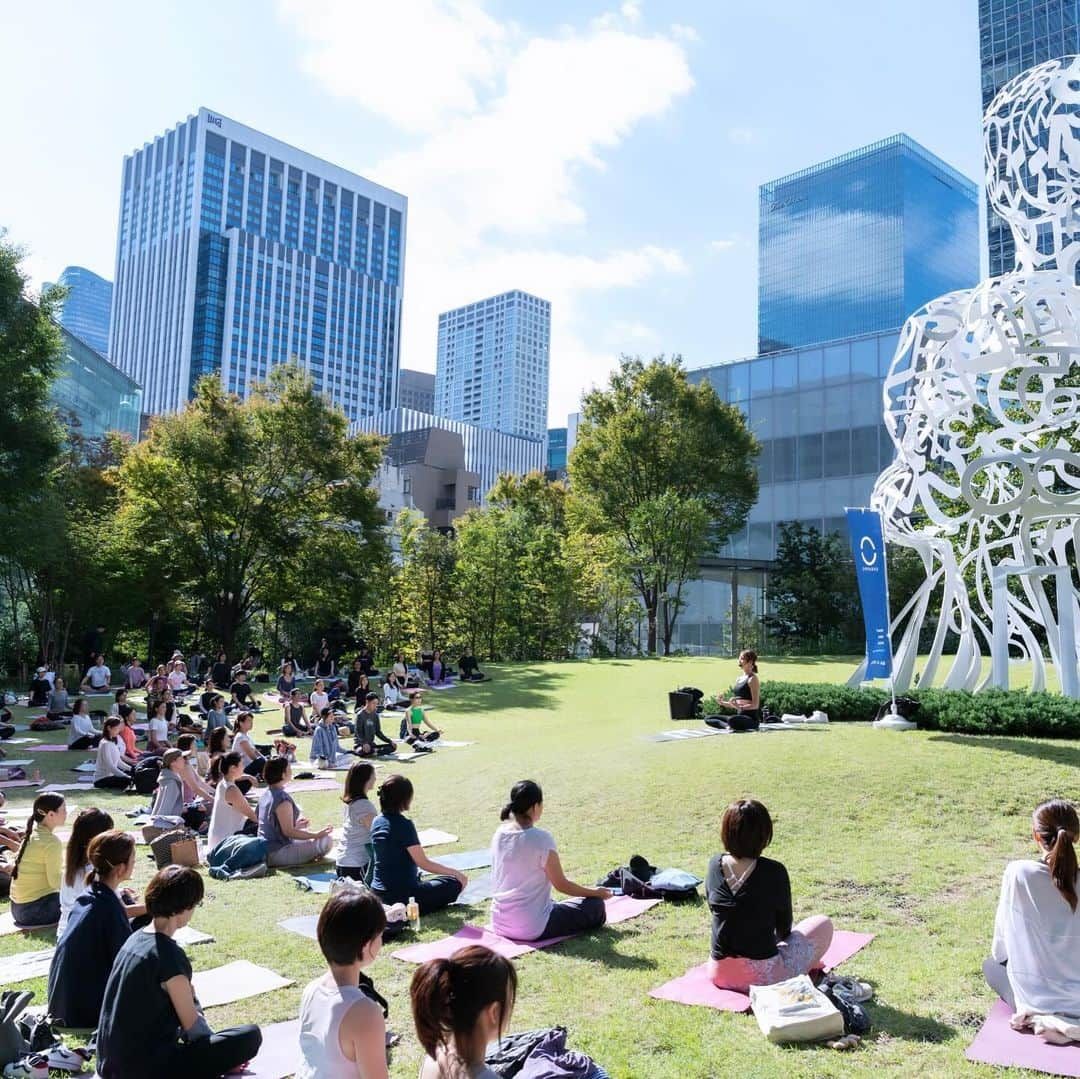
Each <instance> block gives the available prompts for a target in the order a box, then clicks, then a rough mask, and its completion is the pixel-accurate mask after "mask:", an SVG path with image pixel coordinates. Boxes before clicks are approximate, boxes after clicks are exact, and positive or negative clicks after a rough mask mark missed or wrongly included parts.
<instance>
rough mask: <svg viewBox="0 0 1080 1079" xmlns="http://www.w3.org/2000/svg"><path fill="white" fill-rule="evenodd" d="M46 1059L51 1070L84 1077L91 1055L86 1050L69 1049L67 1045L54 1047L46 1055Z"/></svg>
mask: <svg viewBox="0 0 1080 1079" xmlns="http://www.w3.org/2000/svg"><path fill="white" fill-rule="evenodd" d="M45 1058H46V1060H47V1062H48V1065H49V1067H50V1068H55V1069H56V1070H57V1071H64V1072H68V1073H69V1074H71V1075H82V1074H83V1072H84V1071H85V1070H86V1065H87V1063H88V1062H89V1060H90V1054H89V1053H87V1052H86V1050H85V1049H68V1048H67V1046H65V1045H54V1046H53V1047H52V1048H51V1049H50V1050H49V1051H48V1052H47V1053H46V1054H45Z"/></svg>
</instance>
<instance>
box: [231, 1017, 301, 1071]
mask: <svg viewBox="0 0 1080 1079" xmlns="http://www.w3.org/2000/svg"><path fill="white" fill-rule="evenodd" d="M299 1070H300V1020H299V1019H290V1020H289V1021H288V1022H287V1023H271V1024H270V1025H269V1026H265V1027H263V1028H262V1045H261V1046H260V1047H259V1055H258V1056H257V1057H256V1058H255V1059H254V1060H253V1061H251V1062H250V1063H249V1064H248V1066H247V1067H246V1068H245V1069H244V1070H243V1071H242V1072H232V1073H231V1074H233V1075H239V1076H244V1077H247V1079H285V1076H287V1075H294V1074H295V1073H296V1072H297V1071H299Z"/></svg>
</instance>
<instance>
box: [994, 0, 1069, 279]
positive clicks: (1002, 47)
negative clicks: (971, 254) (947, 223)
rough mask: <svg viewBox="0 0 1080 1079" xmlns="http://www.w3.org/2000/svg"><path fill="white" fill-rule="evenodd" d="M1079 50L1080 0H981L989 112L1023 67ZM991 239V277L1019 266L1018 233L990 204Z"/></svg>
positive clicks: (1025, 68)
mask: <svg viewBox="0 0 1080 1079" xmlns="http://www.w3.org/2000/svg"><path fill="white" fill-rule="evenodd" d="M1076 53H1080V0H979V67H980V70H981V75H982V107H983V112H985V111H986V107H987V105H989V104H990V102H991V101H992V100H993V99H994V95H995V94H996V93H997V92H998V90H1000V89H1001V88H1002V87H1003V86H1004V85H1005V83H1007V82H1008V81H1009V80H1010V79H1012V78H1015V77H1016V76H1017V75H1019V74H1020V72H1021V71H1026V70H1027V69H1028V68H1029V67H1034V66H1035V65H1036V64H1041V63H1044V62H1045V61H1047V60H1056V59H1057V58H1058V57H1059V56H1072V55H1074V54H1076ZM986 244H987V249H988V251H989V255H990V276H991V277H998V276H1000V275H1001V274H1003V273H1009V271H1011V270H1012V269H1014V267H1015V266H1016V251H1015V248H1014V247H1013V240H1012V233H1011V232H1010V231H1009V226H1008V225H1006V224H1005V222H1004V221H1002V219H1001V218H1000V217H998V216H997V214H995V213H994V212H993V211H992V210H989V209H988V211H987V220H986Z"/></svg>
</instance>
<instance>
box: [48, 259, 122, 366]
mask: <svg viewBox="0 0 1080 1079" xmlns="http://www.w3.org/2000/svg"><path fill="white" fill-rule="evenodd" d="M56 284H58V285H63V286H64V288H66V289H67V290H68V294H67V299H65V300H64V305H63V307H62V308H61V309H60V317H59V322H60V325H61V326H63V327H64V329H65V330H68V331H70V332H71V333H73V334H74V335H75V336H76V337H78V338H80V339H81V340H83V341H85V342H86V343H87V344H88V345H89V346H90V347H91V348H92V349H93V350H94V351H95V352H97V353H98V354H99V355H101V356H108V354H109V316H110V312H111V310H112V293H113V287H112V282H111V281H106V280H105V278H104V277H99V276H98V275H97V274H96V273H94V271H93V270H87V269H85V268H84V267H82V266H69V267H68V268H67V269H66V270H64V272H63V273H62V274H61V275H60V280H59V281H58V282H56ZM44 287H45V288H50V287H51V285H50V284H46V285H45V286H44Z"/></svg>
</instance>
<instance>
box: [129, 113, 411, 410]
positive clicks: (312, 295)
mask: <svg viewBox="0 0 1080 1079" xmlns="http://www.w3.org/2000/svg"><path fill="white" fill-rule="evenodd" d="M406 216H407V200H406V199H405V197H404V196H403V195H399V194H397V193H396V192H394V191H390V190H388V189H387V188H385V187H380V186H379V185H378V184H374V183H372V182H371V181H370V180H367V179H365V178H364V177H362V176H358V175H356V174H355V173H352V172H348V171H346V170H345V169H343V168H340V167H339V166H337V165H332V164H330V163H329V162H327V161H323V160H321V159H319V158H317V157H313V156H312V155H311V154H307V153H305V152H304V151H302V150H298V149H296V148H295V147H292V146H289V145H287V144H286V143H284V142H280V141H279V140H278V139H275V138H271V137H270V136H269V135H266V134H264V133H263V132H261V131H256V130H254V129H253V128H250V127H245V126H244V125H243V124H239V123H237V122H236V121H234V120H230V119H229V118H228V117H226V116H222V115H221V113H216V112H211V111H210V110H209V109H205V108H203V109H200V110H199V111H198V113H197V114H196V115H194V116H190V117H188V119H187V120H184V121H183V122H181V123H179V124H177V125H176V127H174V128H173V129H172V130H171V131H167V132H166V133H165V134H163V135H159V136H158V137H157V138H155V139H154V140H153V142H149V143H147V144H146V145H145V146H144V147H143V148H142V149H140V150H136V151H134V152H133V153H132V154H130V155H129V156H127V157H125V158H124V164H123V170H122V177H121V185H120V228H119V235H118V239H117V249H116V287H115V296H114V303H113V318H112V329H111V339H110V346H109V355H110V356H111V357H112V359H113V362H114V363H116V364H117V366H119V367H120V368H121V369H122V370H123V371H125V372H126V373H127V374H129V375H130V376H131V377H132V378H134V379H135V380H136V381H138V382H139V383H140V384H141V385H142V386H143V388H144V396H145V408H146V410H147V411H148V412H151V413H157V412H170V411H174V410H176V409H179V408H181V407H182V406H183V405H184V403H185V402H186V401H187V400H188V398H189V397H190V395H191V392H192V389H193V387H194V386H195V384H196V382H197V381H198V379H199V378H201V377H202V376H204V375H208V374H218V375H220V377H221V380H222V383H223V384H224V386H225V388H226V389H227V390H229V391H231V392H235V393H237V394H240V395H241V396H246V395H247V393H248V390H249V387H250V385H251V383H252V382H253V381H260V380H262V379H264V378H265V377H266V375H267V373H268V372H269V370H270V368H271V367H274V366H276V365H279V364H284V363H296V364H297V365H298V366H300V367H301V368H302V369H303V370H305V371H306V372H308V374H309V375H310V376H311V378H312V380H313V382H314V384H315V387H316V389H317V390H319V391H320V392H321V393H323V394H325V395H326V397H328V398H329V399H330V400H331V401H332V402H334V403H335V404H336V405H338V406H339V407H340V408H341V409H342V410H343V411H344V412H345V414H346V415H347V416H348V417H349V418H350V419H351V420H356V419H358V418H360V417H361V416H367V415H371V414H373V413H375V412H379V411H382V410H384V409H387V408H390V407H391V406H392V405H393V403H394V401H395V400H396V398H397V386H396V380H397V368H398V355H399V328H400V323H401V301H402V286H401V282H402V279H403V273H404V258H405V231H406Z"/></svg>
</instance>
